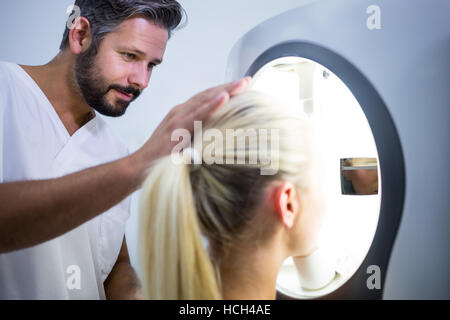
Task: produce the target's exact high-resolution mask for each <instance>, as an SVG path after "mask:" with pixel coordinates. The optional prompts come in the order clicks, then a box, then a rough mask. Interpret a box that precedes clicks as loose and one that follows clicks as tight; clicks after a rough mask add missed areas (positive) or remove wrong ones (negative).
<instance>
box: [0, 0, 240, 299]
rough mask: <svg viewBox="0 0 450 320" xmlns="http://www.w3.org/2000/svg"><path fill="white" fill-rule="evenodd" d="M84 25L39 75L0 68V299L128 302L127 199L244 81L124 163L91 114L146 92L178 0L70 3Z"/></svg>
mask: <svg viewBox="0 0 450 320" xmlns="http://www.w3.org/2000/svg"><path fill="white" fill-rule="evenodd" d="M75 5H76V6H78V7H79V8H80V9H81V17H80V18H79V19H78V20H75V21H74V23H73V24H72V25H71V26H70V28H67V29H66V30H65V33H64V37H63V41H62V43H61V47H60V49H61V51H60V53H59V54H58V55H57V56H56V57H55V58H54V59H53V60H52V61H50V62H49V63H48V64H46V65H43V66H19V65H17V64H13V63H3V62H2V63H0V126H1V127H0V128H1V131H0V159H1V163H0V299H104V298H108V299H135V298H140V295H141V293H140V289H139V281H138V279H137V277H136V274H135V272H134V270H133V269H132V267H131V265H130V261H129V256H128V251H127V245H126V240H125V237H124V230H125V221H126V219H127V218H128V215H129V213H128V206H129V199H127V198H128V196H129V195H130V194H131V193H132V192H134V191H135V190H137V189H138V188H139V187H140V185H141V183H142V182H143V180H144V178H145V175H146V171H147V169H148V168H149V166H150V165H151V163H152V161H154V160H156V159H158V158H159V157H162V156H165V155H168V154H170V152H171V150H172V147H173V146H174V145H175V144H176V143H177V142H171V134H172V131H173V130H175V129H177V128H185V129H188V130H191V131H192V130H193V123H194V120H202V119H204V118H206V117H208V116H209V115H210V114H211V113H212V112H213V111H214V110H215V109H216V108H218V107H220V106H221V105H223V104H224V103H225V102H226V101H227V100H228V99H229V98H230V96H233V95H234V94H237V93H238V92H239V91H241V90H244V89H245V88H246V87H247V86H248V83H249V79H242V80H241V81H238V82H235V83H231V84H226V85H222V86H218V87H215V88H212V89H209V90H206V91H204V92H202V93H200V94H198V95H196V96H194V97H193V98H192V99H190V100H189V101H187V102H186V103H184V104H181V105H179V106H176V107H175V108H173V109H172V110H171V112H170V113H169V114H168V115H167V117H166V118H165V119H164V120H163V121H162V123H161V124H160V125H159V127H158V128H157V129H156V131H155V132H154V133H153V135H152V136H151V137H150V139H149V140H148V141H147V142H146V143H145V144H144V146H142V147H141V148H140V149H139V150H138V151H136V152H135V153H133V154H128V151H127V149H126V148H125V147H124V145H123V144H122V143H120V141H119V140H118V139H117V137H116V136H115V135H114V134H113V132H112V131H111V130H110V129H109V128H108V127H107V125H106V123H105V122H104V121H102V120H101V119H100V117H99V116H96V112H98V113H101V114H103V115H106V116H120V115H122V114H124V113H125V111H126V109H127V107H128V106H129V104H130V103H131V102H132V101H133V100H135V99H136V98H137V97H138V96H139V95H140V94H141V92H142V91H143V90H144V89H145V88H146V87H147V85H148V82H149V79H150V76H151V73H152V70H153V68H154V67H155V66H156V65H157V64H159V63H161V62H162V60H163V56H164V52H165V49H166V44H167V41H168V38H169V36H170V33H171V32H172V31H173V30H174V28H175V27H177V26H178V25H179V23H180V21H181V19H182V12H183V11H182V8H181V6H180V5H179V4H178V3H177V2H176V1H175V0H127V1H123V0H102V1H99V0H77V1H76V2H75Z"/></svg>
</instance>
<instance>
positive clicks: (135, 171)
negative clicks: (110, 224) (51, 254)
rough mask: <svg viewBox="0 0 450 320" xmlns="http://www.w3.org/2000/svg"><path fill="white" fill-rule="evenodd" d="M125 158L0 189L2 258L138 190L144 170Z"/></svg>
mask: <svg viewBox="0 0 450 320" xmlns="http://www.w3.org/2000/svg"><path fill="white" fill-rule="evenodd" d="M132 161H133V159H132V157H127V158H124V159H121V160H118V161H114V162H111V163H108V164H104V165H101V166H97V167H93V168H89V169H86V170H83V171H79V172H76V173H74V174H70V175H67V176H64V177H61V178H57V179H51V180H42V181H23V182H13V183H3V184H0V253H5V252H9V251H13V250H18V249H23V248H26V247H30V246H34V245H37V244H39V243H42V242H45V241H47V240H50V239H53V238H55V237H58V236H60V235H62V234H64V233H66V232H68V231H70V230H72V229H74V228H76V227H78V226H80V225H81V224H83V223H84V222H86V221H88V220H90V219H92V218H94V217H95V216H97V215H99V214H101V213H102V212H104V211H106V210H108V209H109V208H111V207H113V206H114V205H116V204H117V203H119V202H120V201H122V200H123V199H125V198H126V197H127V196H128V195H130V194H131V193H132V192H134V191H135V190H136V189H137V188H139V186H140V184H141V182H142V179H143V175H142V172H143V171H142V170H140V168H138V166H137V165H136V164H135V163H133V162H132Z"/></svg>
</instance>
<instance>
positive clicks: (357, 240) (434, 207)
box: [226, 0, 450, 299]
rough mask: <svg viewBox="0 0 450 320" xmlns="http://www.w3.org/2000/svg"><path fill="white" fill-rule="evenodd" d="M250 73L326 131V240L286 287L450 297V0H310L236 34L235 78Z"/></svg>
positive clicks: (305, 293) (282, 283)
mask: <svg viewBox="0 0 450 320" xmlns="http://www.w3.org/2000/svg"><path fill="white" fill-rule="evenodd" d="M246 75H250V76H253V78H254V81H253V83H254V84H253V89H255V90H261V91H265V92H268V93H271V94H273V95H280V96H283V97H287V98H289V99H295V100H296V102H297V103H298V107H299V108H302V109H303V111H304V112H305V113H306V114H307V115H308V117H310V118H311V119H312V121H313V122H314V123H315V124H317V127H318V128H319V132H320V133H321V134H320V136H321V140H322V142H323V150H322V155H323V156H324V157H323V158H324V159H325V160H324V173H325V181H326V183H325V188H326V208H327V210H326V218H325V221H324V224H323V228H322V230H321V236H320V247H319V249H318V250H317V251H316V252H315V253H313V254H312V255H311V256H309V257H307V258H303V259H299V258H289V259H288V260H286V261H285V263H284V264H283V266H282V268H281V270H280V273H279V275H278V279H277V292H278V298H279V299H450V263H449V262H450V201H449V199H450V173H449V169H448V167H449V146H450V142H449V137H450V134H449V133H450V132H449V122H450V111H449V110H450V1H447V0H436V1H432V2H431V1H425V0H395V1H393V0H384V1H382V0H369V1H367V0H339V1H336V0H318V1H311V2H310V3H308V4H305V5H303V6H301V7H299V8H296V9H294V10H291V11H288V12H285V13H283V14H281V15H278V16H276V17H273V18H271V19H269V20H267V21H265V22H263V23H261V24H260V25H258V26H256V27H255V28H254V29H252V30H250V31H249V32H248V33H246V34H245V35H244V36H243V37H242V38H241V39H240V40H239V41H238V42H237V43H236V44H235V46H234V47H233V49H232V51H231V54H230V56H229V61H228V66H227V76H226V78H227V79H226V80H227V81H232V80H235V79H239V78H240V77H243V76H246ZM358 172H361V173H364V174H365V176H366V177H368V176H370V177H371V179H372V180H371V181H374V182H376V183H375V184H371V187H370V190H369V189H367V190H366V191H358V190H362V189H361V188H358V187H357V185H356V184H355V183H354V181H355V180H353V185H350V184H349V183H350V182H351V179H350V178H348V177H349V176H351V175H352V174H353V175H354V174H357V173H358Z"/></svg>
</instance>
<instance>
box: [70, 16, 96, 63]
mask: <svg viewBox="0 0 450 320" xmlns="http://www.w3.org/2000/svg"><path fill="white" fill-rule="evenodd" d="M91 42H92V35H91V23H90V22H89V20H88V19H86V18H85V17H80V18H79V19H77V20H75V21H74V23H73V24H72V27H71V29H70V32H69V46H70V51H71V52H72V53H73V54H76V55H79V54H80V53H82V52H84V51H86V50H87V49H88V48H89V47H90V45H91Z"/></svg>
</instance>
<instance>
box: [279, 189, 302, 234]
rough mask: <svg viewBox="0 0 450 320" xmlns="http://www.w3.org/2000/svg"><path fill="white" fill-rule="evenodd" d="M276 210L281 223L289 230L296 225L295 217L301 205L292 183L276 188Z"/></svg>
mask: <svg viewBox="0 0 450 320" xmlns="http://www.w3.org/2000/svg"><path fill="white" fill-rule="evenodd" d="M273 195H274V198H273V201H274V208H275V213H276V216H277V217H278V219H280V222H281V223H283V225H285V226H286V227H287V228H292V226H293V225H294V220H295V216H296V215H297V213H298V211H299V203H298V198H297V192H296V190H295V187H294V185H293V184H292V183H290V182H283V183H281V184H280V185H278V186H276V187H275V190H274V193H273Z"/></svg>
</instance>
